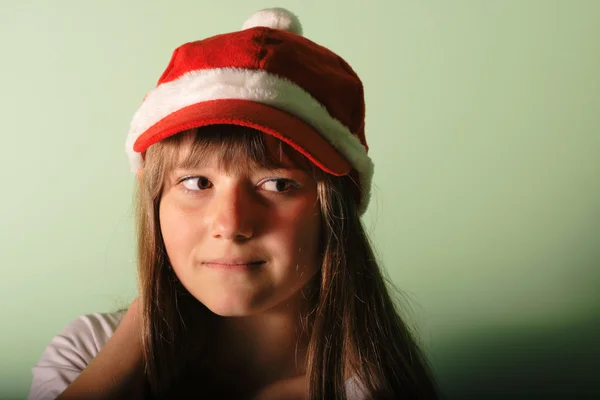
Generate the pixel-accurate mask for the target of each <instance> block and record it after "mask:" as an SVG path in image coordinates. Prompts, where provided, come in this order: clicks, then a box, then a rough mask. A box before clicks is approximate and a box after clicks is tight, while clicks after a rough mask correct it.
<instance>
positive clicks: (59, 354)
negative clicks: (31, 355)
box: [28, 311, 125, 400]
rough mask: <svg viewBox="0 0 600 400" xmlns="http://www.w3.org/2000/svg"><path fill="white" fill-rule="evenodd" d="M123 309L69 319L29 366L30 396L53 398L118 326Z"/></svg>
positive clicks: (35, 398)
mask: <svg viewBox="0 0 600 400" xmlns="http://www.w3.org/2000/svg"><path fill="white" fill-rule="evenodd" d="M124 315H125V311H121V312H115V313H93V314H88V315H84V316H81V317H78V318H76V319H74V320H73V321H71V322H70V323H69V324H67V326H65V327H64V328H63V330H62V331H61V332H60V333H59V334H58V335H56V336H55V337H54V338H52V340H51V341H50V343H49V344H48V346H46V349H45V350H44V352H43V353H42V356H41V357H40V359H39V361H38V363H37V364H36V365H35V366H34V367H33V368H32V370H31V372H32V375H33V380H32V383H31V388H30V391H29V396H28V399H29V400H42V399H54V398H56V397H57V396H58V395H59V394H60V393H62V391H63V390H64V389H65V388H66V387H67V386H68V385H69V384H70V383H71V382H73V381H74V380H75V378H77V376H78V375H79V374H80V373H81V371H83V370H84V369H85V367H86V366H87V365H88V364H89V362H90V361H92V360H93V359H94V357H96V355H97V354H98V353H99V352H100V349H102V347H103V346H104V344H106V342H108V340H109V339H110V337H111V336H112V335H113V334H114V332H115V330H116V329H117V327H118V326H119V323H120V322H121V320H122V318H123V316H124Z"/></svg>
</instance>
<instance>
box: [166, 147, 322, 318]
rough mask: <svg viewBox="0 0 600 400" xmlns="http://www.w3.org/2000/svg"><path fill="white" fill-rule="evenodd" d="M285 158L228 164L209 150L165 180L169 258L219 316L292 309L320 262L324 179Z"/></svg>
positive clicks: (188, 286)
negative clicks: (271, 164) (276, 165)
mask: <svg viewBox="0 0 600 400" xmlns="http://www.w3.org/2000/svg"><path fill="white" fill-rule="evenodd" d="M267 142H268V143H273V141H272V140H270V139H268V140H267ZM280 156H283V159H282V160H281V162H282V164H283V166H284V167H283V168H281V169H270V168H265V167H261V166H259V165H255V164H254V163H253V162H252V161H251V160H249V159H236V160H235V161H236V164H237V165H238V166H240V165H242V166H243V168H240V167H237V168H228V169H227V170H224V169H223V168H221V167H220V164H221V163H219V159H218V156H212V157H210V156H209V157H205V158H204V160H203V161H202V162H201V163H200V164H196V165H194V166H193V167H182V166H181V165H180V166H176V167H175V168H174V170H173V171H172V173H171V174H170V175H168V176H167V177H166V178H165V184H164V189H163V195H162V198H161V201H160V208H159V219H160V227H161V231H162V235H163V240H164V244H165V247H166V250H167V254H168V256H169V260H170V262H171V265H172V267H173V269H174V271H175V273H176V274H177V277H178V278H179V280H180V281H181V283H182V284H183V286H185V288H186V289H187V290H188V291H189V292H190V293H191V294H192V295H193V296H194V297H196V299H198V300H199V301H200V302H202V303H203V304H204V305H205V306H206V307H207V308H208V309H210V310H211V311H212V312H214V313H215V314H218V315H221V316H249V315H255V314H257V313H260V312H263V311H267V310H272V309H277V308H278V307H284V308H282V309H284V310H285V309H287V310H289V311H291V310H290V309H289V308H290V307H291V306H292V307H293V306H301V303H302V298H303V297H302V293H301V292H300V290H301V289H302V288H303V287H304V286H305V285H306V284H307V283H308V281H309V280H310V279H311V278H312V277H313V276H314V275H315V274H316V272H317V271H318V270H319V268H320V256H319V254H318V253H319V246H318V243H319V232H320V223H321V222H320V221H321V217H320V208H319V204H318V200H317V184H316V182H315V180H314V178H313V177H312V176H311V174H310V173H309V172H307V171H305V170H304V169H300V168H299V167H297V163H294V162H293V161H292V160H291V159H289V157H286V156H285V155H280Z"/></svg>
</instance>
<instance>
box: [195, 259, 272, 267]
mask: <svg viewBox="0 0 600 400" xmlns="http://www.w3.org/2000/svg"><path fill="white" fill-rule="evenodd" d="M265 262H266V261H265V260H260V259H256V258H218V259H214V260H207V261H204V262H203V263H202V264H209V265H222V266H231V267H233V266H236V265H239V266H244V265H247V266H251V265H260V264H264V263H265Z"/></svg>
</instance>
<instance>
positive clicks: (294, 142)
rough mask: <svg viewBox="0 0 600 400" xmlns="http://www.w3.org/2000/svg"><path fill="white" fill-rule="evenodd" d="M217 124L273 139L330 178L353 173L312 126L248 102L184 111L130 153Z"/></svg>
mask: <svg viewBox="0 0 600 400" xmlns="http://www.w3.org/2000/svg"><path fill="white" fill-rule="evenodd" d="M216 124H230V125H240V126H246V127H250V128H253V129H256V130H259V131H261V132H263V133H266V134H268V135H272V136H274V137H276V138H277V139H279V140H281V141H283V142H285V143H287V144H289V145H290V146H292V147H293V148H294V149H296V150H297V151H298V152H300V153H301V154H303V155H304V156H305V157H306V158H308V159H309V160H310V161H311V162H312V163H314V164H315V165H316V166H317V167H319V168H320V169H322V170H323V171H325V172H327V173H329V174H332V175H335V176H343V175H347V174H348V173H350V171H352V165H351V164H350V163H349V162H348V161H347V160H346V158H345V157H344V156H342V154H341V153H339V152H338V150H337V149H336V148H335V147H334V146H333V145H332V144H331V143H329V142H328V141H327V140H326V139H325V138H324V137H323V136H322V135H321V134H320V133H319V132H317V131H316V130H315V129H314V128H313V127H312V126H311V125H309V124H307V123H306V122H304V121H303V120H301V119H299V118H297V117H295V116H293V115H291V114H289V113H287V112H285V111H282V110H280V109H278V108H275V107H271V106H269V105H266V104H263V103H258V102H255V101H251V100H240V99H220V100H210V101H204V102H201V103H196V104H192V105H190V106H186V107H183V108H181V109H180V110H177V111H175V112H173V113H171V114H169V115H168V116H166V117H165V118H163V119H161V120H160V121H158V122H157V123H155V124H154V125H152V126H151V127H150V128H148V129H147V130H146V131H145V132H143V133H142V134H141V135H140V136H139V137H138V138H137V140H136V141H135V143H134V145H133V150H134V151H136V152H138V153H142V154H143V153H144V152H145V151H146V149H147V148H148V147H150V146H151V145H153V144H154V143H157V142H159V141H161V140H163V139H165V138H167V137H169V136H172V135H175V134H177V133H179V132H182V131H185V130H188V129H193V128H199V127H202V126H207V125H216Z"/></svg>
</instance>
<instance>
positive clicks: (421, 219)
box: [0, 0, 600, 399]
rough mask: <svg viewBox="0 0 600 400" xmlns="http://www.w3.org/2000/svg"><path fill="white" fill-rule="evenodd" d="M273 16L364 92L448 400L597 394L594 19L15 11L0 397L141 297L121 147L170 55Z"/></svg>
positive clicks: (599, 325) (419, 11)
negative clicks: (70, 340) (90, 322)
mask: <svg viewBox="0 0 600 400" xmlns="http://www.w3.org/2000/svg"><path fill="white" fill-rule="evenodd" d="M272 6H282V7H286V8H289V9H290V10H292V11H293V12H295V13H296V14H298V16H299V17H300V19H301V21H302V23H303V26H304V31H305V36H307V37H309V38H310V39H312V40H314V41H316V42H318V43H320V44H322V45H324V46H326V47H329V48H331V49H332V50H334V51H336V52H337V53H338V54H340V55H341V56H342V57H344V58H345V59H346V60H347V61H348V62H349V63H350V64H351V65H352V66H353V67H354V69H355V70H356V71H357V72H358V74H359V75H360V76H361V77H362V79H363V82H364V84H365V90H366V101H367V138H368V141H369V144H370V154H371V156H372V158H373V159H374V161H375V166H376V172H375V179H374V182H375V188H374V198H373V201H372V203H371V207H370V210H369V212H368V214H367V215H366V217H365V222H366V224H367V226H368V229H369V231H370V232H371V233H372V237H373V240H374V242H375V244H376V249H377V252H378V254H379V256H380V258H381V260H382V262H383V264H384V266H385V267H386V268H387V270H388V271H389V275H390V277H391V279H392V280H393V281H394V283H395V284H396V285H397V286H398V287H399V288H400V289H401V290H403V291H404V292H405V293H406V298H407V300H408V303H407V304H408V305H407V306H405V308H406V310H407V311H406V312H407V315H408V318H410V320H411V321H413V322H414V323H415V324H416V325H417V326H418V328H419V331H420V335H421V338H422V340H423V342H424V344H425V347H426V349H427V352H428V354H429V356H430V359H431V362H432V363H433V366H434V368H435V371H436V375H437V377H438V379H439V381H440V384H441V385H442V387H443V389H444V392H445V393H446V395H447V397H448V398H453V399H464V398H479V399H487V398H499V399H500V398H510V399H514V398H523V399H532V398H565V399H571V398H591V397H592V394H595V395H596V396H599V392H600V390H599V389H598V387H597V385H594V383H593V381H594V380H596V379H597V378H598V366H599V363H598V360H599V359H600V344H599V342H600V291H599V288H600V268H599V266H600V228H599V222H600V179H599V175H600V157H599V156H598V154H599V153H600V133H599V128H600V72H599V71H600V2H599V1H583V0H579V1H566V0H565V1H533V0H521V1H383V0H380V1H373V0H371V1H332V0H328V1H323V0H320V1H306V0H294V1H292V0H290V1H285V0H282V1H280V2H279V3H276V4H273V3H270V2H265V1H255V0H235V1H233V0H220V1H208V0H204V1H199V0H196V1H192V0H169V1H166V0H164V1H152V0H128V1H124V0H119V1H117V0H104V1H81V0H78V1H75V0H54V1H42V0H30V1H26V0H23V1H15V0H12V1H4V0H3V1H2V3H1V6H0V45H1V49H2V55H3V57H2V62H1V63H0V71H1V75H0V79H1V80H2V86H1V90H0V109H1V110H2V111H1V112H2V118H1V121H2V127H1V134H2V137H1V139H2V140H1V142H0V148H1V156H0V173H1V174H2V175H1V188H2V189H1V190H2V193H1V196H0V224H1V226H2V229H1V230H0V257H1V258H0V268H1V270H0V272H1V273H2V277H1V279H0V304H1V308H0V321H1V324H2V329H1V334H0V398H1V399H5V398H24V397H25V396H26V393H27V391H28V389H29V384H30V380H31V375H30V369H31V367H32V366H33V364H35V363H36V362H37V360H38V359H39V357H40V355H41V353H42V351H43V349H44V347H45V346H46V345H47V344H48V343H49V341H50V340H51V338H52V337H53V336H54V335H55V334H57V333H58V332H59V331H60V330H61V329H62V328H63V327H64V326H65V325H66V324H67V323H68V322H70V321H71V320H72V319H74V318H76V317H77V316H80V315H83V314H87V313H90V312H95V311H111V310H114V309H116V308H119V307H121V306H123V305H126V304H128V302H129V301H131V300H132V298H133V297H134V295H135V290H136V283H135V254H134V246H133V222H132V203H133V196H132V189H133V185H134V183H135V180H134V177H133V176H132V175H131V174H130V172H129V169H128V164H127V160H126V157H125V153H124V140H125V135H126V132H127V130H128V126H129V121H130V118H131V116H132V115H133V112H134V111H135V110H136V109H137V107H138V105H139V104H140V102H141V100H142V98H143V96H144V94H145V93H146V92H147V91H148V90H149V89H151V88H152V87H153V86H154V85H155V83H156V80H157V79H158V77H159V76H160V74H161V72H162V70H163V69H164V68H165V67H166V65H167V63H168V61H169V58H170V55H171V52H172V51H173V49H174V48H175V47H176V46H178V45H180V44H182V43H183V42H186V41H191V40H196V39H201V38H204V37H208V36H212V35H214V34H218V33H224V32H228V31H234V30H238V29H239V28H241V26H242V23H243V22H244V20H245V19H246V18H247V17H249V16H250V15H251V14H252V13H253V12H254V11H256V10H258V9H262V8H265V7H272ZM597 398H600V396H599V397H597Z"/></svg>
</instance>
